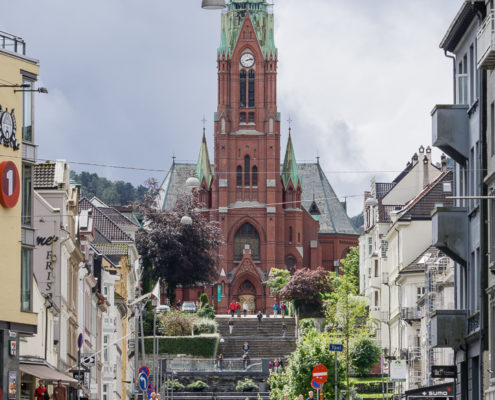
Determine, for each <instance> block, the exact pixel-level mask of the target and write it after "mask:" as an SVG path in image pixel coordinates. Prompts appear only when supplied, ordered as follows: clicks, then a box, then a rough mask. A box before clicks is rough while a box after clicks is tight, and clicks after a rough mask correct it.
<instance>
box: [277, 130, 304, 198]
mask: <svg viewBox="0 0 495 400" xmlns="http://www.w3.org/2000/svg"><path fill="white" fill-rule="evenodd" d="M281 175H282V183H283V185H284V190H285V189H287V187H288V186H289V182H291V181H292V185H293V186H294V189H296V188H297V184H298V183H299V184H300V185H301V186H302V177H301V175H300V174H299V169H298V168H297V162H296V155H295V154H294V147H293V146H292V139H291V136H290V128H289V140H288V141H287V149H286V150H285V159H284V166H283V168H282V174H281Z"/></svg>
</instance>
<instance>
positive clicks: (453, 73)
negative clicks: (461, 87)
mask: <svg viewBox="0 0 495 400" xmlns="http://www.w3.org/2000/svg"><path fill="white" fill-rule="evenodd" d="M443 54H444V55H445V57H448V58H451V59H452V76H453V80H454V84H453V87H454V93H453V95H454V96H453V99H454V101H453V103H454V104H455V91H456V89H457V88H456V79H455V55H454V54H449V53H448V51H447V50H445V49H444V50H443Z"/></svg>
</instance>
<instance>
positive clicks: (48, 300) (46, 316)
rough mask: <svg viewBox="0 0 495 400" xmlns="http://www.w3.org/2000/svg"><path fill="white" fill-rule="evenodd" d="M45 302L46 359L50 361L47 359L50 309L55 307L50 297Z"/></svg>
mask: <svg viewBox="0 0 495 400" xmlns="http://www.w3.org/2000/svg"><path fill="white" fill-rule="evenodd" d="M46 302H48V305H46ZM46 302H45V361H48V360H47V359H46V357H47V355H48V310H49V309H50V308H52V307H53V302H52V301H51V300H50V299H46Z"/></svg>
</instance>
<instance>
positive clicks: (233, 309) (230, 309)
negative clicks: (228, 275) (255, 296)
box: [229, 301, 235, 317]
mask: <svg viewBox="0 0 495 400" xmlns="http://www.w3.org/2000/svg"><path fill="white" fill-rule="evenodd" d="M229 313H230V316H231V317H233V316H234V313H235V302H234V301H232V302H231V303H230V306H229Z"/></svg>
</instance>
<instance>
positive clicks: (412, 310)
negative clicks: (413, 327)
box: [400, 307, 421, 321]
mask: <svg viewBox="0 0 495 400" xmlns="http://www.w3.org/2000/svg"><path fill="white" fill-rule="evenodd" d="M400 316H401V318H402V319H404V320H406V321H412V320H418V319H421V310H418V308H417V307H402V308H401V310H400Z"/></svg>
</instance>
